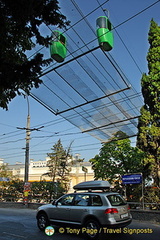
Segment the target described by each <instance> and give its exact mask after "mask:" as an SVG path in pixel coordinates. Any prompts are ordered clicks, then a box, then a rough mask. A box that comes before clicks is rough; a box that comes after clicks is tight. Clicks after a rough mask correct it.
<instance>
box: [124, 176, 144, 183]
mask: <svg viewBox="0 0 160 240" xmlns="http://www.w3.org/2000/svg"><path fill="white" fill-rule="evenodd" d="M122 182H123V184H138V183H142V174H129V175H124V176H122Z"/></svg>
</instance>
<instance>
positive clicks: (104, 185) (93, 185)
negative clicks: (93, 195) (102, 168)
mask: <svg viewBox="0 0 160 240" xmlns="http://www.w3.org/2000/svg"><path fill="white" fill-rule="evenodd" d="M110 187H111V185H110V183H109V182H108V181H87V182H81V183H78V184H77V185H75V186H74V187H73V189H74V190H104V189H109V188H110Z"/></svg>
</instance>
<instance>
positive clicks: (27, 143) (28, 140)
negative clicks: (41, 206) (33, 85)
mask: <svg viewBox="0 0 160 240" xmlns="http://www.w3.org/2000/svg"><path fill="white" fill-rule="evenodd" d="M26 96H27V104H28V115H27V126H26V151H25V174H24V182H25V183H27V182H28V175H29V142H30V134H31V131H30V108H29V100H28V95H26Z"/></svg>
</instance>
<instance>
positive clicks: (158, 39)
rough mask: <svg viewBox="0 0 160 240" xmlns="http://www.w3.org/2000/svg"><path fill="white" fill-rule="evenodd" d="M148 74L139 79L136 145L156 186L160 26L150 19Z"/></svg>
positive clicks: (159, 136)
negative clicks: (141, 151) (140, 89)
mask: <svg viewBox="0 0 160 240" xmlns="http://www.w3.org/2000/svg"><path fill="white" fill-rule="evenodd" d="M148 41H149V44H150V48H149V51H148V54H147V61H148V69H149V72H148V75H147V74H143V75H142V79H141V86H142V94H143V98H144V106H143V107H142V108H141V116H140V117H139V123H138V131H139V132H138V137H137V146H138V147H139V148H140V149H142V150H143V151H145V152H146V153H147V158H145V164H148V166H149V167H150V169H151V175H152V177H153V179H154V183H155V185H156V186H158V185H159V181H160V179H159V178H158V171H160V26H158V25H157V23H156V22H155V21H153V19H152V20H151V24H150V30H149V35H148Z"/></svg>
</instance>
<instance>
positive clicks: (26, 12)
mask: <svg viewBox="0 0 160 240" xmlns="http://www.w3.org/2000/svg"><path fill="white" fill-rule="evenodd" d="M58 4H59V3H58V1H57V0H38V1H37V0H16V1H13V0H0V21H1V24H0V36H1V37H0V63H1V65H0V107H2V108H5V109H7V104H8V103H9V102H10V101H11V100H12V99H13V98H14V97H15V96H16V95H17V94H20V90H21V89H22V90H24V91H25V92H26V93H29V91H30V90H31V88H32V87H36V88H38V87H39V85H40V83H41V82H42V81H41V79H40V77H39V76H40V74H41V73H42V67H44V66H47V65H48V64H49V63H50V62H51V61H52V60H51V59H44V58H43V54H41V53H37V54H36V55H35V56H34V57H32V58H30V59H28V58H27V54H26V51H27V52H28V51H31V50H32V49H33V48H34V47H35V44H39V45H41V46H43V47H48V46H49V44H50V40H51V38H50V36H45V37H44V36H43V35H42V34H41V32H40V28H41V26H43V25H44V24H45V25H47V26H49V25H50V26H53V25H56V26H57V27H59V28H62V27H64V28H65V27H66V26H67V25H69V22H68V21H67V20H66V17H65V16H64V15H62V14H61V13H60V12H59V9H60V8H59V6H58ZM31 53H32V52H31ZM30 55H31V54H30Z"/></svg>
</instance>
